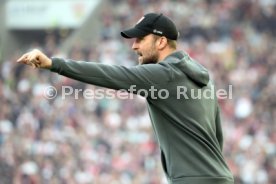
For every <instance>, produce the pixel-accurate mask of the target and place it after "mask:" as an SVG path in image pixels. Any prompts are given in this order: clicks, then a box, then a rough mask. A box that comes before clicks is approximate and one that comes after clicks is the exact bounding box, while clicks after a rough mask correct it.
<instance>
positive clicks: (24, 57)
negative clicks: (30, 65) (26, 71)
mask: <svg viewBox="0 0 276 184" xmlns="http://www.w3.org/2000/svg"><path fill="white" fill-rule="evenodd" d="M27 58H28V53H27V54H24V55H22V56H21V57H20V58H19V59H18V60H17V61H16V62H18V63H19V62H27Z"/></svg>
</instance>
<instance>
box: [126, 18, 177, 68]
mask: <svg viewBox="0 0 276 184" xmlns="http://www.w3.org/2000/svg"><path fill="white" fill-rule="evenodd" d="M121 35H122V36H123V37H124V38H135V41H134V43H133V46H132V49H133V50H134V51H136V52H137V54H138V55H139V63H140V64H147V63H157V62H158V61H160V60H162V59H164V57H165V56H167V55H168V54H169V53H170V52H172V51H173V50H175V49H176V40H177V38H178V35H179V33H178V31H177V29H176V26H175V24H174V23H173V22H172V21H171V20H170V19H169V18H168V17H166V16H164V15H163V14H156V13H149V14H146V15H144V16H143V17H142V18H141V19H140V20H139V21H138V22H137V23H136V25H135V26H134V27H133V28H130V29H128V30H125V31H122V32H121Z"/></svg>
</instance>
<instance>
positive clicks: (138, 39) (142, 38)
mask: <svg viewBox="0 0 276 184" xmlns="http://www.w3.org/2000/svg"><path fill="white" fill-rule="evenodd" d="M144 38H145V37H139V38H137V39H136V40H137V42H140V41H142V40H144Z"/></svg>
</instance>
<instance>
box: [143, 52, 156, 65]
mask: <svg viewBox="0 0 276 184" xmlns="http://www.w3.org/2000/svg"><path fill="white" fill-rule="evenodd" d="M158 58H159V54H158V53H157V51H155V50H154V49H151V50H150V51H148V54H147V55H146V56H144V55H143V56H140V57H139V58H138V60H139V64H140V65H142V64H154V63H157V62H158Z"/></svg>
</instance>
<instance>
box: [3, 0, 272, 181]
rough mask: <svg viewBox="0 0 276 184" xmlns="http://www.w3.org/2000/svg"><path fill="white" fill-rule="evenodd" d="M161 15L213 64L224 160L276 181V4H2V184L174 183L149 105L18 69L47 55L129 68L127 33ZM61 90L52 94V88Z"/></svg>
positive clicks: (134, 0)
mask: <svg viewBox="0 0 276 184" xmlns="http://www.w3.org/2000/svg"><path fill="white" fill-rule="evenodd" d="M149 12H162V13H163V14H165V15H167V16H169V17H171V19H173V20H174V21H175V22H176V24H177V27H178V29H179V31H180V35H181V36H180V39H179V49H180V50H184V51H186V52H187V53H188V54H189V55H190V56H192V57H194V58H195V59H196V60H198V62H200V63H201V64H203V65H204V66H205V67H207V68H208V69H209V70H210V74H211V76H212V78H213V79H214V80H215V82H216V86H217V88H218V89H226V90H227V89H229V85H232V86H233V99H220V100H219V103H220V107H221V116H222V122H223V124H222V125H223V131H224V155H225V158H226V160H227V163H228V164H229V167H230V169H231V171H232V173H233V174H234V177H235V183H236V184H275V183H276V146H275V144H276V108H275V107H276V100H275V99H276V93H275V89H276V72H275V71H276V39H275V38H276V1H275V0H231V1H228V0H172V1H168V0H162V1H157V0H125V1H123V0H93V1H92V0H55V1H54V0H47V1H46V0H25V1H21V0H1V1H0V21H1V26H0V36H1V37H0V72H1V73H0V74H1V75H0V96H1V98H0V104H1V106H0V184H91V183H93V184H106V183H110V184H165V183H166V180H165V177H164V175H163V171H162V169H161V164H160V158H159V148H158V145H157V144H156V140H155V137H154V136H153V131H152V128H151V123H150V119H149V116H148V112H147V108H146V106H145V100H144V99H143V98H141V97H135V98H134V99H132V100H120V99H107V98H104V99H85V98H84V97H82V96H80V97H79V98H78V99H75V98H74V96H70V97H68V98H66V99H65V100H64V99H62V98H61V87H62V86H72V87H73V88H75V89H82V90H85V89H97V88H98V87H96V86H92V85H87V84H84V83H81V82H77V81H74V80H71V79H68V78H65V77H62V76H59V75H57V74H55V73H51V72H49V71H46V70H34V69H32V68H31V67H26V66H23V65H21V64H16V60H17V58H18V57H19V56H20V55H21V54H23V53H25V52H27V51H29V50H31V49H33V48H39V49H41V50H43V51H44V52H45V53H46V54H47V55H48V56H61V57H65V58H71V59H74V60H83V61H86V62H99V63H106V64H116V65H125V66H131V65H136V64H137V56H136V54H134V53H133V52H132V51H131V50H130V48H131V40H125V39H123V38H121V36H120V31H121V30H122V29H125V28H129V27H131V26H133V25H134V24H135V23H136V22H137V20H139V19H140V17H141V16H142V15H144V14H145V13H149ZM48 86H54V87H55V88H56V89H57V96H56V97H55V98H53V99H48V98H46V97H45V96H44V89H45V88H46V87H48Z"/></svg>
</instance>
